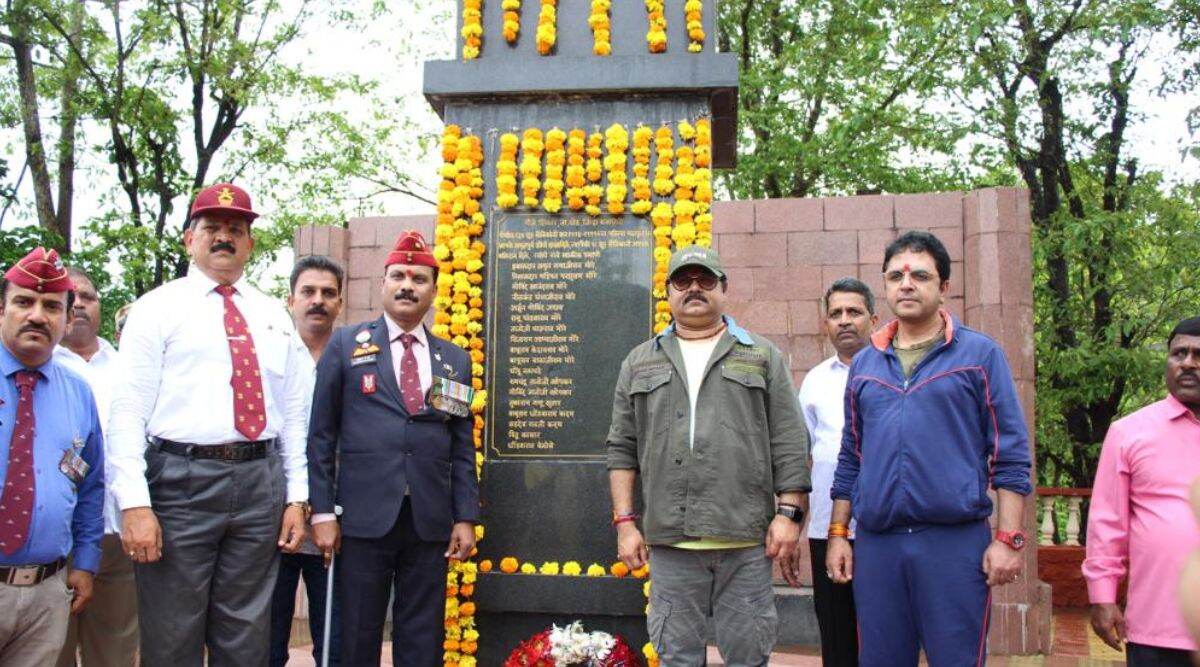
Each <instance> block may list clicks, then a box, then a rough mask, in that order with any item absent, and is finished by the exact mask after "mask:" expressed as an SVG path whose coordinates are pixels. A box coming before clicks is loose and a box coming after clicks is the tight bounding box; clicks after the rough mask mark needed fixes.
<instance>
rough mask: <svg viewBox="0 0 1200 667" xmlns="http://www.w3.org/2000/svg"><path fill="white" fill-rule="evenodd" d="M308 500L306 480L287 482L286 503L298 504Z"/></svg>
mask: <svg viewBox="0 0 1200 667" xmlns="http://www.w3.org/2000/svg"><path fill="white" fill-rule="evenodd" d="M306 500H308V480H307V479H304V480H290V479H289V480H288V483H287V501H288V502H289V503H300V502H304V501H306Z"/></svg>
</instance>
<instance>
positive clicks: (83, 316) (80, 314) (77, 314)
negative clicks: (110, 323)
mask: <svg viewBox="0 0 1200 667" xmlns="http://www.w3.org/2000/svg"><path fill="white" fill-rule="evenodd" d="M71 319H74V320H87V321H88V322H91V321H92V318H90V317H88V314H87V313H86V312H84V311H82V310H76V311H73V312H72V313H71Z"/></svg>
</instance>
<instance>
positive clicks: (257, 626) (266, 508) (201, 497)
mask: <svg viewBox="0 0 1200 667" xmlns="http://www.w3.org/2000/svg"><path fill="white" fill-rule="evenodd" d="M146 479H147V481H148V482H149V485H150V502H151V504H152V505H153V508H154V514H155V515H156V516H157V517H158V522H159V524H160V525H161V526H162V534H163V555H162V559H161V560H159V561H158V562H156V563H138V564H137V565H136V566H135V567H136V571H137V591H138V611H139V614H138V619H139V625H140V626H141V643H142V664H143V665H147V666H148V667H160V666H161V667H201V666H202V665H203V664H204V651H205V648H207V649H208V665H210V667H259V666H265V665H266V664H267V654H268V649H269V641H270V627H271V594H272V592H273V588H274V582H275V575H276V572H277V571H278V569H279V551H278V547H277V540H278V538H279V524H280V518H281V517H282V515H283V509H284V498H285V497H286V493H285V482H284V478H283V467H282V464H281V463H280V459H279V456H278V454H277V453H275V452H274V451H272V452H271V453H270V455H269V456H268V457H267V458H265V459H258V460H256V461H243V462H236V463H235V462H229V461H213V460H203V459H191V458H188V457H186V456H177V455H174V454H166V453H163V452H160V451H158V447H157V446H154V445H151V446H150V447H149V448H148V449H147V450H146Z"/></svg>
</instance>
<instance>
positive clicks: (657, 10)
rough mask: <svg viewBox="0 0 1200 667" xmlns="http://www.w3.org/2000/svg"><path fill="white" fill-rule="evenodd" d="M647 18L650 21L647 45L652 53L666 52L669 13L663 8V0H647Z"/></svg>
mask: <svg viewBox="0 0 1200 667" xmlns="http://www.w3.org/2000/svg"><path fill="white" fill-rule="evenodd" d="M646 18H647V20H648V22H649V29H648V30H647V31H646V45H647V46H648V47H649V49H650V53H666V51H667V13H666V11H665V10H664V8H663V0H646Z"/></svg>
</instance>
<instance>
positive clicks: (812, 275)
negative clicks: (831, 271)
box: [754, 266, 824, 301]
mask: <svg viewBox="0 0 1200 667" xmlns="http://www.w3.org/2000/svg"><path fill="white" fill-rule="evenodd" d="M823 292H824V287H823V286H822V284H821V267H819V266H772V267H763V268H756V269H754V298H755V299H756V300H761V299H783V300H787V301H796V300H799V299H815V298H818V297H820V296H821V294H822V293H823Z"/></svg>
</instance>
